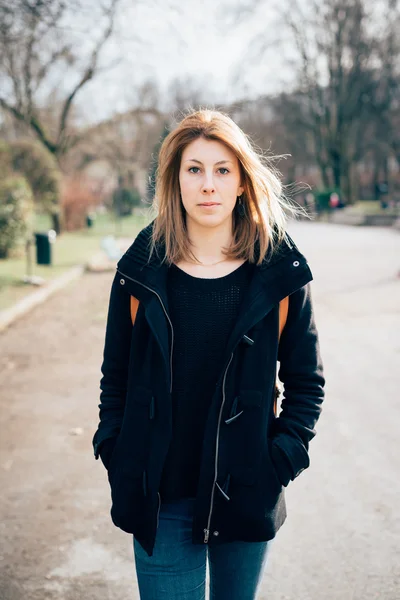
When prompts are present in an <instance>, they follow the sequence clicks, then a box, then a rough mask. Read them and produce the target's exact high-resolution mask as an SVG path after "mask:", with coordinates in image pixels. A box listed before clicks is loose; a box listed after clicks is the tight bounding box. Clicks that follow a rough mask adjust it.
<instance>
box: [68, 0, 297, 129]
mask: <svg viewBox="0 0 400 600" xmlns="http://www.w3.org/2000/svg"><path fill="white" fill-rule="evenodd" d="M122 2H123V5H122V7H121V10H120V11H119V14H118V19H117V22H116V32H117V34H116V36H115V37H114V39H113V40H112V41H110V42H109V43H108V45H107V47H106V48H105V49H104V51H103V54H102V61H101V63H102V65H103V67H106V66H110V65H115V63H117V64H116V66H113V67H112V68H107V69H106V71H105V72H103V73H102V76H101V78H98V79H97V80H96V81H95V82H93V83H91V84H90V86H88V87H87V88H85V89H84V90H82V92H81V93H80V94H79V99H78V98H77V99H78V100H79V105H80V107H82V109H83V111H84V113H85V117H86V118H87V119H90V120H98V119H101V118H104V117H105V116H109V115H110V114H113V113H114V112H116V111H123V110H125V109H126V108H127V106H129V105H132V103H133V102H134V100H135V90H136V89H137V86H138V84H140V83H142V82H144V81H146V80H149V79H153V80H155V81H157V83H158V85H159V86H160V88H161V90H163V89H164V90H165V88H166V87H167V85H168V83H169V82H170V81H171V80H172V79H174V78H176V77H182V78H185V76H190V77H192V78H193V79H194V80H195V81H196V82H198V85H199V86H200V87H201V88H202V89H204V90H205V92H206V96H207V97H208V98H209V100H210V101H211V102H212V101H217V102H218V101H232V100H236V99H239V98H243V97H245V96H247V97H254V96H257V95H259V94H262V93H270V92H274V91H277V90H278V89H279V88H281V87H282V85H284V82H285V81H286V80H288V79H290V72H289V70H288V68H287V67H286V66H285V64H286V54H285V51H284V48H283V47H282V44H280V43H279V40H280V39H281V38H282V31H281V28H280V26H279V14H278V9H277V4H276V0H270V1H268V2H265V1H264V2H257V0H248V2H246V0H221V1H220V2H216V1H215V0H184V1H183V0H171V1H170V2H168V0H165V2H161V0H154V1H153V2H150V0H147V1H146V2H144V1H140V2H137V1H135V0H122ZM250 3H254V4H256V5H258V7H256V8H255V9H254V10H253V11H250V12H246V10H242V12H241V13H240V16H239V18H237V11H238V9H239V8H240V7H243V6H246V4H247V5H250ZM280 5H282V2H281V3H280ZM97 31H101V29H100V23H99V21H96V20H95V19H94V22H93V23H91V35H97ZM262 46H265V47H266V50H265V52H264V53H263V54H262V55H260V52H259V50H260V47H262ZM262 57H263V58H262Z"/></svg>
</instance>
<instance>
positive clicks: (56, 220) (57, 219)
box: [51, 213, 61, 235]
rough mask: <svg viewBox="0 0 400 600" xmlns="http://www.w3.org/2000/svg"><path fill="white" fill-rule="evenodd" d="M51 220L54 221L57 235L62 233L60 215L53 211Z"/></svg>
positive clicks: (53, 225) (53, 226)
mask: <svg viewBox="0 0 400 600" xmlns="http://www.w3.org/2000/svg"><path fill="white" fill-rule="evenodd" d="M51 221H52V228H53V229H54V231H55V232H56V234H57V235H60V233H61V219H60V215H59V214H58V213H53V214H52V215H51Z"/></svg>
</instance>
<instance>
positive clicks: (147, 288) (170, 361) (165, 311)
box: [117, 269, 174, 394]
mask: <svg viewBox="0 0 400 600" xmlns="http://www.w3.org/2000/svg"><path fill="white" fill-rule="evenodd" d="M117 270H118V273H120V274H121V275H122V276H123V277H126V278H127V279H130V280H131V281H134V282H135V283H138V284H139V285H141V286H142V287H144V288H146V290H149V292H153V294H155V295H156V296H157V298H158V299H159V301H160V304H161V306H162V309H163V311H164V313H165V316H166V317H167V319H168V323H169V324H170V326H171V353H170V360H169V369H170V382H171V383H170V388H169V392H170V394H171V393H172V353H173V351H174V328H173V326H172V322H171V319H170V318H169V315H168V313H167V309H166V308H165V305H164V302H163V301H162V298H161V296H160V295H159V294H157V292H156V291H155V290H153V288H151V287H149V286H147V285H145V284H144V283H141V282H140V281H138V280H137V279H133V277H129V275H125V273H122V271H120V270H119V269H117Z"/></svg>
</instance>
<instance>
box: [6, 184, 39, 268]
mask: <svg viewBox="0 0 400 600" xmlns="http://www.w3.org/2000/svg"><path fill="white" fill-rule="evenodd" d="M32 227H33V195H32V191H31V189H30V186H29V185H28V183H27V181H26V180H25V179H24V178H23V177H18V176H16V175H14V176H12V175H11V176H8V177H7V178H6V179H3V180H1V181H0V258H7V256H8V253H9V251H10V250H11V249H12V248H14V246H16V245H17V243H18V242H19V241H20V239H21V238H22V237H23V236H26V237H28V236H31V235H32Z"/></svg>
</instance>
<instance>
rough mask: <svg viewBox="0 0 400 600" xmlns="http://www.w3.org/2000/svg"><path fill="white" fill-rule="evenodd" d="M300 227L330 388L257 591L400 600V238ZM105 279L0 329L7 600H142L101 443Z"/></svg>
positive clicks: (296, 231)
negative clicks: (113, 510)
mask: <svg viewBox="0 0 400 600" xmlns="http://www.w3.org/2000/svg"><path fill="white" fill-rule="evenodd" d="M291 233H292V236H293V237H294V239H295V240H296V242H297V244H298V246H299V248H300V249H301V250H303V252H304V253H305V254H306V255H307V257H308V259H309V262H310V265H311V267H312V270H313V273H314V278H315V282H314V284H313V286H314V287H313V289H314V299H315V302H316V313H317V321H318V327H319V330H320V337H321V347H322V352H323V358H324V362H325V370H326V377H327V388H326V391H327V397H326V400H325V405H324V411H323V414H322V416H321V419H320V421H319V424H318V425H319V426H318V435H317V436H316V438H315V439H314V440H313V442H312V446H311V452H310V455H311V466H310V468H309V469H308V470H306V471H305V472H304V473H303V474H302V475H301V476H300V477H299V478H298V479H296V480H295V481H294V482H292V483H291V484H290V485H289V487H288V488H287V492H286V498H287V505H288V513H289V515H288V518H287V521H286V523H285V525H284V526H283V527H282V529H281V530H280V532H279V534H278V536H277V538H276V541H275V544H274V547H273V551H272V553H271V558H270V562H269V565H268V567H267V571H266V572H265V576H264V579H263V590H262V593H261V595H260V600H372V599H374V600H395V599H399V598H400V519H399V510H398V507H399V500H400V477H399V473H400V453H399V451H398V450H399V446H398V439H399V424H400V402H399V391H398V390H399V383H400V380H399V374H398V373H399V331H400V326H399V325H400V323H399V320H400V319H399V308H400V278H399V276H398V275H399V271H400V236H399V234H398V233H396V232H392V231H390V230H387V229H378V228H350V227H344V226H343V227H342V226H335V225H330V224H322V223H321V224H318V223H315V224H310V223H297V224H294V225H293V226H291ZM110 282H111V275H110V274H107V275H104V274H103V275H99V274H93V275H85V276H84V277H83V278H82V279H81V280H80V281H78V282H75V283H73V284H71V285H70V286H69V287H68V288H67V289H66V290H65V291H63V292H62V293H60V294H58V295H57V296H56V297H53V298H51V299H50V300H49V301H48V302H47V303H46V304H45V305H42V306H40V307H38V308H37V309H35V310H34V311H33V312H32V313H31V314H30V315H28V316H26V317H25V318H24V319H22V320H21V321H19V322H18V323H16V324H15V325H14V326H13V327H12V328H10V329H9V330H7V331H6V332H4V333H3V335H2V336H0V389H1V401H0V421H1V422H0V427H1V440H0V488H1V492H2V493H1V497H0V599H1V600H47V599H48V600H81V599H83V598H84V599H85V600H92V599H93V600H127V599H128V598H130V599H137V598H138V597H139V596H138V593H137V586H136V582H135V576H134V567H133V562H132V547H131V539H130V536H128V535H126V534H124V533H123V532H121V531H119V530H118V529H116V528H114V527H113V526H112V524H111V521H110V519H109V489H108V484H107V481H106V476H105V472H104V470H103V468H102V465H101V463H100V461H99V462H96V461H94V459H93V456H92V450H91V437H92V434H93V432H94V430H95V427H96V425H97V403H98V383H99V377H100V370H99V368H100V363H101V358H102V345H103V338H104V320H105V317H106V310H107V302H108V294H109V287H110ZM77 428H81V429H82V430H83V431H82V432H81V433H79V429H78V430H77ZM74 433H75V435H74ZM76 433H77V434H76Z"/></svg>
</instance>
